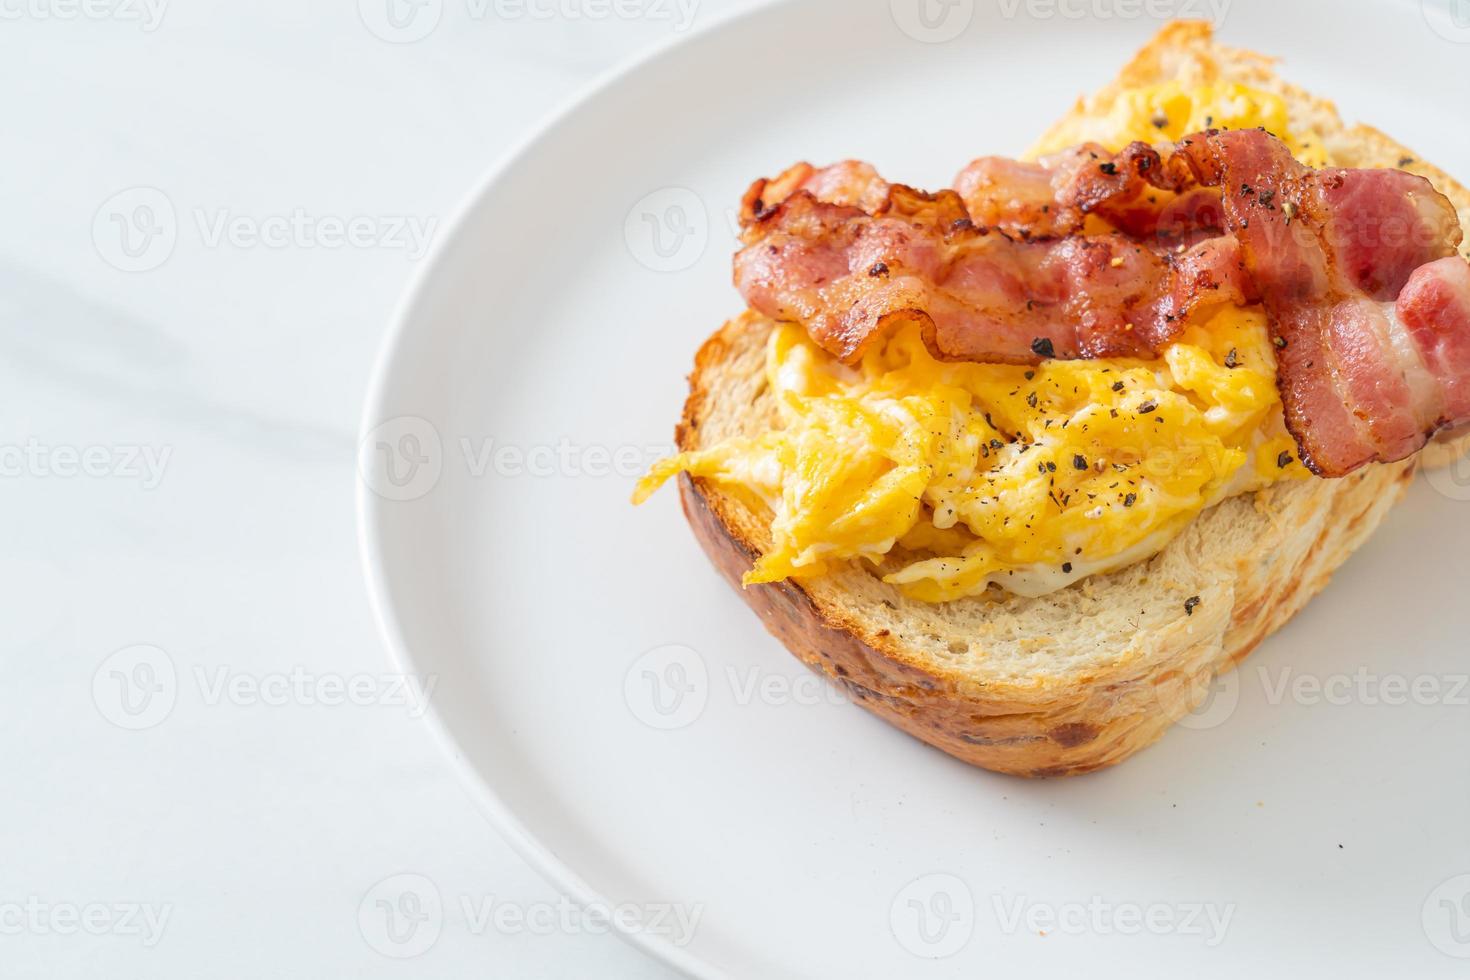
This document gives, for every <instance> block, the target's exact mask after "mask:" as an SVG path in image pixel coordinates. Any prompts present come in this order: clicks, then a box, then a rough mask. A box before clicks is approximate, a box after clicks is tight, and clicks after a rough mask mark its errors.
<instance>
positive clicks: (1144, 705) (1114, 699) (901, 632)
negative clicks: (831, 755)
mask: <svg viewBox="0 0 1470 980" xmlns="http://www.w3.org/2000/svg"><path fill="white" fill-rule="evenodd" d="M774 327H775V324H774V323H773V322H772V321H770V320H767V319H764V318H762V317H760V316H758V315H756V314H754V313H746V314H745V315H743V316H741V317H739V318H737V319H735V320H732V321H731V322H730V323H728V324H726V325H725V327H724V328H723V329H721V330H720V331H719V332H718V333H716V334H715V335H714V336H713V337H711V338H710V339H709V340H707V341H706V342H705V344H704V346H703V347H701V348H700V351H699V354H698V357H697V359H696V362H695V368H694V373H693V374H692V375H691V376H690V379H689V380H690V394H689V399H688V402H687V403H686V404H685V407H684V417H683V420H682V421H681V422H680V424H679V428H678V436H677V438H678V444H679V448H680V449H681V450H686V451H687V450H697V449H705V448H709V447H711V446H714V445H716V444H717V443H719V442H721V441H723V440H726V439H729V438H732V437H737V436H756V435H759V434H760V433H761V432H763V431H765V430H766V429H768V428H770V426H771V425H773V424H775V422H776V420H777V416H776V411H775V405H774V399H773V398H772V396H771V394H770V391H769V389H768V387H767V385H766V374H765V364H766V362H765V345H766V340H767V338H768V337H769V336H770V333H771V330H772V329H774ZM1412 475H1413V464H1412V462H1404V463H1395V464H1392V465H1388V466H1371V467H1367V468H1365V469H1363V470H1360V471H1359V472H1357V473H1355V474H1354V475H1352V476H1350V477H1347V478H1345V479H1341V480H1321V479H1313V480H1306V481H1301V482H1288V483H1281V484H1277V485H1275V486H1273V487H1271V488H1270V489H1268V490H1265V491H1262V492H1260V493H1257V494H1249V495H1246V496H1242V497H1236V498H1234V499H1231V500H1227V501H1225V502H1224V503H1222V504H1220V505H1218V506H1216V507H1214V508H1213V509H1211V510H1209V511H1206V512H1205V513H1204V514H1202V515H1201V516H1200V517H1199V518H1197V519H1196V520H1195V521H1194V522H1193V523H1192V524H1191V525H1190V526H1189V527H1188V528H1187V529H1186V530H1185V532H1184V533H1183V534H1182V535H1180V537H1179V538H1177V539H1176V540H1175V541H1174V542H1173V543H1172V544H1170V545H1169V546H1168V547H1167V548H1165V549H1164V551H1163V552H1162V553H1160V554H1159V555H1157V556H1156V557H1154V558H1153V559H1151V560H1149V561H1146V562H1142V563H1140V564H1137V565H1134V566H1132V567H1130V568H1127V569H1124V570H1122V571H1119V572H1115V573H1112V574H1109V575H1102V576H1096V577H1094V578H1091V579H1087V580H1085V581H1083V582H1080V583H1078V584H1077V585H1074V586H1071V587H1069V588H1066V589H1063V590H1062V591H1060V592H1056V593H1053V594H1051V595H1049V596H1045V597H1042V598H1039V599H1026V598H1022V597H1018V596H1013V595H1003V596H998V597H995V598H991V597H989V596H987V597H981V598H973V599H961V600H957V601H954V602H948V603H943V604H931V603H926V602H922V601H919V600H917V599H909V598H906V597H904V595H903V594H902V593H900V592H899V591H898V589H896V588H895V587H893V586H890V585H886V584H884V583H883V582H882V581H881V580H880V579H879V577H878V576H877V575H875V574H874V573H873V572H871V571H869V570H868V569H867V568H866V567H865V566H864V565H863V564H861V563H859V562H853V563H850V564H848V565H846V566H844V567H842V568H841V569H840V570H838V571H836V572H834V573H831V574H828V575H824V576H821V577H816V578H810V579H806V580H803V581H801V582H799V583H798V582H794V581H785V582H778V583H774V584H767V585H753V586H750V587H749V588H744V589H742V588H741V586H740V580H741V576H742V575H744V573H745V572H746V571H748V570H749V569H750V568H751V566H752V565H753V564H754V562H755V560H756V559H757V558H758V557H759V556H760V555H761V554H762V553H764V552H765V551H766V550H767V549H768V548H770V546H771V535H770V522H771V514H770V512H769V511H767V510H766V509H765V508H764V506H763V505H761V504H758V503H755V502H753V501H750V500H747V499H744V497H743V495H740V494H736V493H730V492H727V491H726V490H724V489H722V488H721V487H719V486H717V485H715V484H714V483H712V482H710V481H707V480H703V479H698V478H695V479H691V478H689V477H688V476H684V477H681V479H680V492H681V495H682V497H683V502H684V513H685V515H686V516H687V517H688V519H689V523H690V525H691V526H692V527H693V528H694V532H695V535H696V536H697V537H698V538H699V541H700V544H701V545H702V546H703V547H704V550H705V552H706V553H707V554H708V555H709V557H710V559H711V560H712V561H713V562H714V563H715V565H716V566H717V567H718V568H719V569H720V571H721V573H722V574H723V575H724V576H725V578H726V579H728V580H729V581H730V582H731V584H733V585H734V586H735V587H736V589H737V590H739V591H740V592H741V594H742V596H743V597H744V598H745V601H746V602H747V603H749V604H750V605H751V607H752V608H754V609H755V611H756V612H758V613H759V614H760V616H761V619H762V620H764V621H765V624H766V628H767V629H769V630H770V631H771V633H773V634H774V635H775V636H776V637H777V638H778V639H780V640H781V642H782V643H784V644H785V645H786V647H787V648H788V649H789V650H791V652H792V653H794V654H795V655H796V656H797V657H799V658H800V659H801V660H802V661H804V662H805V663H806V664H807V665H808V666H810V667H813V668H815V669H816V670H818V671H821V672H822V673H823V674H825V675H826V676H828V677H829V678H831V679H832V680H833V681H835V682H836V683H837V684H839V685H841V686H842V687H843V688H844V689H846V691H847V692H848V693H849V694H851V695H852V697H853V699H854V700H855V701H857V703H859V704H861V705H863V706H864V707H866V708H868V709H869V710H871V711H872V712H874V713H875V714H877V715H879V716H881V717H882V718H884V719H886V720H887V721H889V722H892V723H893V724H895V725H897V726H898V727H900V728H902V729H904V730H905V731H907V732H909V733H910V734H912V735H915V736H917V737H919V738H921V739H923V740H924V741H926V742H928V743H930V744H931V745H934V746H937V747H938V748H940V749H943V750H944V751H945V752H948V753H950V754H951V755H954V756H957V757H958V758H960V759H963V760H964V761H966V762H969V763H973V764H974V765H978V766H983V767H985V768H987V769H995V770H998V771H1000V772H1007V773H1013V774H1016V775H1022V776H1059V775H1069V774H1072V773H1082V772H1089V771H1091V770H1094V769H1101V768H1103V767H1105V766H1109V765H1112V764H1114V763H1117V762H1120V761H1122V760H1123V759H1125V758H1127V757H1128V756H1130V755H1132V754H1133V753H1134V752H1137V751H1138V750H1139V749H1141V748H1143V747H1144V746H1146V745H1148V744H1149V743H1151V742H1153V741H1154V740H1155V739H1157V738H1159V736H1161V735H1162V734H1163V733H1164V732H1165V731H1166V730H1167V729H1168V728H1169V726H1170V725H1172V724H1173V723H1174V722H1175V721H1176V720H1177V719H1179V718H1180V717H1182V716H1183V715H1185V714H1187V713H1188V712H1189V711H1191V710H1192V709H1193V708H1194V707H1195V706H1196V705H1198V704H1199V703H1200V701H1201V700H1202V699H1203V698H1204V697H1205V696H1206V695H1207V694H1208V690H1209V684H1210V682H1211V681H1212V680H1213V678H1214V676H1215V674H1217V673H1218V672H1220V671H1223V670H1226V669H1228V668H1230V667H1232V666H1234V665H1235V664H1236V663H1237V662H1238V661H1239V660H1240V659H1241V658H1242V657H1244V656H1245V655H1246V654H1247V653H1249V652H1250V651H1251V649H1252V648H1253V647H1255V645H1256V644H1257V643H1259V642H1260V641H1261V640H1262V639H1263V638H1264V637H1266V636H1267V635H1269V634H1270V633H1272V632H1273V631H1275V630H1276V629H1278V628H1279V627H1280V626H1281V625H1282V624H1283V623H1285V622H1286V621H1287V620H1288V619H1290V618H1291V617H1292V616H1293V615H1294V614H1295V613H1296V612H1297V610H1299V609H1301V608H1302V606H1303V605H1305V604H1306V602H1307V600H1308V599H1310V598H1311V597H1312V596H1313V595H1315V594H1316V593H1317V592H1318V591H1319V590H1320V589H1321V588H1322V587H1323V586H1324V585H1326V584H1327V580H1328V579H1329V578H1330V577H1331V575H1332V572H1333V571H1334V570H1335V569H1336V568H1337V566H1338V565H1340V564H1342V563H1343V562H1344V561H1345V560H1346V559H1347V557H1348V556H1349V555H1350V554H1352V553H1353V550H1354V549H1355V548H1357V547H1358V546H1359V545H1360V544H1362V542H1363V541H1364V539H1366V538H1367V537H1368V535H1369V534H1371V533H1372V531H1373V529H1374V528H1376V527H1377V526H1378V523H1379V521H1381V520H1382V519H1383V517H1384V515H1385V514H1387V513H1388V511H1389V509H1390V508H1391V507H1392V506H1393V504H1394V502H1395V501H1397V500H1398V499H1399V497H1400V496H1401V495H1402V491H1403V488H1404V487H1405V486H1407V484H1408V482H1409V480H1410V479H1411V478H1412ZM1194 600H1198V601H1197V602H1196V601H1194Z"/></svg>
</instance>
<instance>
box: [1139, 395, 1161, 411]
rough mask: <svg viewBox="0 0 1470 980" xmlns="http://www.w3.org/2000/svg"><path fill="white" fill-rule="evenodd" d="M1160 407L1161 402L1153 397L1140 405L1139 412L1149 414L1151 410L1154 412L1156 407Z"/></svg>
mask: <svg viewBox="0 0 1470 980" xmlns="http://www.w3.org/2000/svg"><path fill="white" fill-rule="evenodd" d="M1158 407H1159V403H1158V402H1156V401H1154V400H1153V399H1149V400H1148V401H1146V402H1144V403H1143V404H1142V405H1140V406H1138V414H1139V415H1147V414H1149V413H1150V412H1152V411H1153V410H1154V409H1156V408H1158Z"/></svg>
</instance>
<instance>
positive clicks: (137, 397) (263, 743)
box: [0, 0, 749, 980]
mask: <svg viewBox="0 0 1470 980" xmlns="http://www.w3.org/2000/svg"><path fill="white" fill-rule="evenodd" d="M388 2H390V0H363V3H362V4H361V5H359V4H356V3H355V2H354V0H332V2H326V0H323V2H308V3H302V2H299V0H296V2H293V0H253V2H251V3H226V2H223V0H218V2H217V0H173V2H166V0H149V2H144V0H136V2H134V0H87V2H85V3H83V2H79V0H11V2H6V3H5V4H3V5H0V15H3V20H4V22H3V23H0V90H3V91H4V92H5V93H6V98H5V107H6V108H5V113H4V118H5V124H4V128H5V145H6V153H5V162H4V164H3V175H4V179H3V180H0V216H3V226H0V329H3V334H0V336H3V345H4V349H3V356H0V385H3V392H4V394H3V399H4V404H5V411H4V412H0V494H3V499H4V501H5V503H6V508H5V509H6V513H7V514H8V515H9V520H8V521H7V522H6V526H7V534H6V547H5V548H4V549H3V553H0V615H3V620H0V621H3V623H4V624H5V627H6V629H5V637H4V640H3V641H0V651H3V652H0V666H3V677H4V682H3V683H0V732H3V738H4V745H5V755H6V760H7V763H6V766H5V772H6V775H7V777H8V781H9V785H8V787H7V789H6V791H5V792H4V793H3V794H0V841H3V852H0V853H3V856H0V975H3V976H5V977H7V978H10V977H47V978H69V977H102V976H105V977H108V978H110V980H125V978H130V977H149V978H156V977H190V978H196V980H204V978H213V977H246V976H251V977H265V976H270V977H326V976H353V977H389V976H405V975H413V976H417V977H466V976H476V977H486V976H488V977H516V978H532V977H582V976H597V977H607V978H617V977H664V976H670V975H671V974H669V973H668V971H666V970H664V969H663V968H661V967H659V966H658V965H657V964H655V963H652V962H651V961H649V960H647V959H646V958H644V957H643V956H642V955H641V954H640V953H638V952H637V951H635V950H634V949H632V948H631V947H629V946H627V945H625V944H624V943H622V942H620V941H619V940H617V939H616V938H613V937H611V936H607V935H596V934H591V933H589V932H588V931H587V930H584V929H581V928H579V927H577V926H576V925H572V926H570V927H567V926H562V925H560V924H559V923H558V920H560V919H561V918H562V916H561V914H560V912H559V910H558V909H557V895H556V893H555V891H554V890H553V889H552V888H551V887H550V886H548V885H546V884H545V883H543V882H542V880H541V879H540V878H539V877H538V875H537V874H536V873H535V872H533V871H532V870H530V869H529V868H528V867H527V866H526V865H525V864H524V863H523V862H522V861H521V860H520V859H519V858H518V857H517V856H516V855H515V854H514V853H513V852H512V851H511V850H510V849H509V847H507V846H506V845H505V844H504V843H503V842H501V841H500V840H499V839H498V838H497V836H496V834H495V833H494V831H493V830H491V828H490V827H489V826H488V825H487V824H486V823H485V821H484V820H483V819H482V818H481V816H480V814H479V813H478V811H477V810H476V809H475V808H474V807H473V806H472V804H471V802H470V800H469V798H468V797H467V795H466V794H465V793H464V792H463V790H462V789H461V787H460V786H459V784H458V783H457V782H456V780H455V778H454V777H453V775H452V774H451V772H450V770H449V768H448V767H447V766H446V765H445V764H444V762H443V760H442V759H441V757H440V754H439V750H438V748H437V747H436V746H435V745H434V744H433V743H432V742H431V741H430V738H429V736H428V733H427V731H426V730H425V728H424V727H423V725H422V724H421V723H420V721H419V720H418V718H417V717H415V715H414V712H413V710H412V706H411V705H405V704H403V703H402V701H403V698H402V691H401V690H399V689H398V687H397V685H396V684H394V683H392V682H391V681H392V679H391V678H385V676H384V675H386V674H388V673H389V672H391V670H392V667H391V665H390V663H389V661H388V658H387V655H386V654H385V652H384V650H383V647H382V645H381V644H380V641H379V638H378V635H377V632H376V628H375V626H374V623H373V620H372V616H371V613H370V610H369V608H368V604H367V600H366V597H365V593H364V587H363V582H362V576H361V574H360V571H359V568H358V556H357V550H356V543H355V537H354V524H353V489H354V454H355V445H354V442H355V432H356V428H357V425H358V416H359V411H360V408H361V404H362V398H363V395H364V391H365V387H366V384H367V381H368V375H369V371H370V368H371V366H372V364H373V359H374V355H375V352H376V351H377V348H378V344H379V341H380V339H381V337H382V335H383V331H384V328H385V324H386V321H387V318H388V316H389V313H390V311H391V309H392V307H393V305H394V303H395V301H396V300H397V298H398V296H399V293H400V291H401V289H402V288H403V286H404V284H405V282H406V281H407V279H408V277H409V275H410V274H411V272H412V271H413V269H414V267H415V262H416V259H417V256H416V255H415V254H411V253H412V252H413V251H414V249H412V248H405V247H402V246H403V245H404V242H403V241H402V236H401V235H400V234H399V233H398V231H397V228H398V226H399V225H404V226H405V227H408V228H413V227H417V228H418V229H419V230H420V232H421V233H422V232H423V231H424V230H425V229H428V230H432V228H431V226H433V225H434V224H435V223H438V222H442V221H443V220H444V219H445V216H447V215H448V213H449V212H450V210H451V209H452V207H453V206H454V204H455V203H456V202H457V201H458V200H459V199H460V198H461V197H462V196H463V195H464V194H465V192H466V191H467V190H468V188H469V187H470V186H471V184H472V183H473V182H474V181H475V180H476V178H477V176H478V175H479V174H480V173H481V172H482V171H484V170H485V169H486V168H487V166H488V165H490V164H491V163H492V162H493V161H494V160H495V159H496V158H497V157H499V156H500V155H501V154H502V153H504V152H505V151H506V150H507V149H509V148H510V147H511V146H512V145H513V144H514V142H515V141H516V140H517V139H518V138H519V137H520V136H521V135H522V134H524V133H525V132H526V131H527V130H528V129H530V128H531V127H532V126H534V125H535V124H536V123H537V122H538V121H539V120H541V119H542V118H543V117H545V116H546V115H547V114H548V113H549V112H550V111H552V110H553V109H554V107H555V106H556V105H557V104H559V103H560V102H561V101H562V100H564V99H565V98H566V97H568V96H569V95H570V94H571V93H573V92H574V91H576V90H577V89H578V88H580V87H581V86H583V85H584V84H586V83H587V82H588V81H589V80H590V79H592V78H593V77H595V76H596V75H597V74H598V73H599V72H601V71H603V70H605V69H607V68H609V67H610V66H612V65H614V64H616V63H618V62H621V61H623V60H626V59H628V58H630V57H632V56H634V55H636V54H637V53H638V52H639V51H640V50H642V49H644V48H646V47H648V46H651V45H653V44H656V43H658V42H660V41H663V40H665V39H667V38H668V37H669V35H671V34H673V33H676V31H677V29H678V27H679V14H678V13H677V11H678V10H679V9H680V8H679V6H678V5H677V4H670V5H669V7H670V9H673V10H674V11H675V19H674V20H663V19H659V18H657V17H646V18H642V19H634V20H624V19H620V18H619V17H617V16H610V17H603V18H601V19H598V18H597V16H596V11H598V10H599V9H604V10H605V9H606V7H603V8H599V7H598V5H597V3H596V2H595V0H594V2H591V3H589V4H586V5H579V4H578V3H577V2H573V0H567V5H566V6H565V7H563V8H561V9H570V10H573V11H578V10H581V11H584V12H585V11H592V12H593V15H592V16H587V17H582V18H580V19H573V18H570V17H567V16H565V15H560V14H558V15H555V16H552V17H550V18H547V19H541V18H538V17H535V16H531V12H532V11H533V10H534V11H538V12H539V11H545V10H549V9H556V8H555V6H554V5H552V4H550V3H549V2H542V3H541V5H540V6H539V7H537V6H536V0H531V7H529V8H528V7H524V6H521V5H518V4H514V3H512V4H510V5H509V6H506V5H504V4H496V3H494V2H491V3H490V4H488V5H487V4H486V3H481V2H475V0H424V2H425V3H427V4H428V6H427V7H424V8H422V9H421V10H420V14H423V13H424V12H427V13H428V14H429V15H431V16H432V15H434V14H436V13H437V14H439V15H440V19H439V22H438V24H437V26H436V27H435V28H434V30H433V31H432V32H431V33H429V34H428V35H427V36H426V37H424V38H422V39H421V40H418V41H417V42H414V43H389V42H388V41H385V40H383V39H381V38H380V37H378V36H376V35H375V34H374V33H373V32H372V31H371V30H370V29H369V27H368V26H367V25H366V24H365V19H364V15H366V20H368V21H372V20H373V19H374V18H376V17H381V14H382V9H381V8H382V5H384V4H386V3H388ZM392 2H395V3H400V4H402V5H403V6H402V7H401V8H400V12H407V13H409V14H412V13H413V10H414V8H413V7H412V6H410V5H409V3H408V0H392ZM562 2H563V0H558V3H562ZM375 4H377V5H378V7H377V9H375V6H374V5H375ZM748 5H749V2H748V0H699V2H698V3H697V4H696V5H695V6H694V10H693V13H694V26H695V27H699V26H701V25H703V24H704V23H706V22H708V21H712V20H714V19H717V18H719V17H723V16H726V15H727V14H729V13H730V12H731V11H733V10H734V9H735V8H737V7H741V6H748ZM359 6H361V7H362V10H361V11H360V10H359V9H358V8H359ZM662 7H663V5H662V4H660V5H658V8H657V9H662ZM683 9H684V10H686V11H687V10H689V9H690V7H689V3H688V2H686V4H685V5H684V7H683ZM523 10H524V11H526V12H525V13H520V14H518V13H517V12H518V11H523ZM385 23H386V22H384V21H381V20H379V21H377V26H378V27H379V29H380V31H382V30H385V29H386V28H384V26H383V25H384V24H385ZM405 23H406V24H407V26H406V27H405V28H404V30H406V31H410V32H411V31H413V30H415V29H416V28H418V27H420V26H422V25H423V24H424V23H425V22H424V21H418V22H415V21H413V20H411V19H410V20H408V21H406V22H405ZM389 33H391V30H389ZM399 39H400V40H401V39H402V35H400V37H399ZM138 188H144V190H141V191H140V190H137V189H138ZM124 191H129V192H130V193H129V194H128V195H126V196H123V197H115V195H117V194H119V192H124ZM351 219H366V220H365V222H359V223H358V224H357V225H355V226H353V227H354V228H355V232H354V234H355V235H356V237H357V241H356V243H355V244H345V245H340V246H339V247H329V243H330V240H331V238H332V236H333V235H334V234H339V235H340V234H341V227H340V226H342V225H345V224H346V223H347V222H349V221H350V220H351ZM400 219H408V220H407V221H403V220H400ZM119 221H121V222H122V223H123V224H122V225H119V223H118V222H119ZM334 224H335V225H337V226H339V227H335V228H334ZM124 226H127V228H126V230H127V234H128V236H129V238H128V239H127V240H125V239H124V237H123V234H124V230H125V228H124ZM145 230H147V231H162V232H163V233H164V234H163V235H162V236H161V237H154V238H152V239H144V238H142V237H140V236H141V234H142V233H143V231H145ZM129 243H130V244H129ZM125 244H128V249H127V250H125V249H124V247H123V246H124V245H125ZM409 244H412V243H411V242H410V243H409ZM120 267H132V268H140V269H141V271H124V268H120ZM140 646H142V647H143V649H141V650H140V649H138V647H140ZM119 651H122V652H120V653H119ZM150 669H151V671H152V673H151V674H150V673H149V670H150ZM170 678H172V679H173V683H172V684H170V683H168V682H169V680H170ZM125 685H128V686H125ZM344 689H345V691H347V692H350V693H347V694H344ZM150 691H151V700H148V699H147V698H148V697H149V696H150V695H149V692H150ZM344 699H345V703H344ZM402 873H412V874H419V875H423V876H426V877H427V878H428V879H429V880H430V881H432V882H433V883H434V886H435V887H436V888H437V890H438V891H439V893H440V895H441V896H442V898H443V901H444V903H445V909H446V914H445V922H444V927H443V929H442V934H440V935H439V936H438V938H437V941H436V942H435V943H434V945H433V947H432V948H431V949H429V950H428V951H427V952H424V953H423V954H422V955H420V956H417V957H415V958H413V959H412V960H409V961H407V962H401V961H395V960H394V959H391V958H389V957H386V956H384V955H382V954H381V953H380V952H379V951H378V950H377V949H375V948H374V947H375V945H376V946H382V945H383V944H382V943H381V941H376V942H375V936H374V935H373V928H374V927H372V926H371V921H372V920H373V917H374V916H380V912H379V911H377V910H375V909H374V907H373V906H374V902H375V901H376V897H375V896H373V895H370V891H371V890H372V889H373V887H374V885H375V884H376V883H378V882H380V881H381V880H382V879H384V878H386V877H389V876H392V875H395V874H402ZM489 903H493V904H489ZM501 906H505V907H508V908H509V910H510V911H509V912H508V913H503V914H501V915H500V916H499V917H498V921H499V922H500V923H501V924H500V925H499V926H497V925H495V924H494V923H495V921H496V917H495V916H492V917H491V921H489V922H488V923H487V922H486V921H485V919H484V918H483V917H482V913H483V912H484V911H486V910H487V909H495V908H499V907H501ZM518 910H519V912H520V913H523V914H525V915H526V916H529V917H530V918H531V919H532V920H533V922H534V924H532V925H522V926H519V927H518V926H517V925H516V923H517V911H518ZM360 912H362V913H363V914H364V916H365V917H366V919H365V921H368V922H369V927H368V928H367V929H366V931H364V929H363V928H361V927H360V925H359V913H360Z"/></svg>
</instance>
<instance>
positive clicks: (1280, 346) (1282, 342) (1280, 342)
mask: <svg viewBox="0 0 1470 980" xmlns="http://www.w3.org/2000/svg"><path fill="white" fill-rule="evenodd" d="M1271 343H1273V344H1275V345H1276V349H1277V350H1286V338H1285V337H1272V338H1271Z"/></svg>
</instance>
